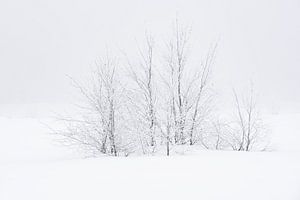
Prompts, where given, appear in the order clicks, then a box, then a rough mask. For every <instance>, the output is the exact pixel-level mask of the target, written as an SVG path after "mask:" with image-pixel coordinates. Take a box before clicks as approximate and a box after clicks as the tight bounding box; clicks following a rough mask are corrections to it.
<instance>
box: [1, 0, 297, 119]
mask: <svg viewBox="0 0 300 200" xmlns="http://www.w3.org/2000/svg"><path fill="white" fill-rule="evenodd" d="M176 15H177V16H178V18H179V19H180V21H181V22H182V23H183V24H187V25H192V28H193V33H192V37H193V40H192V41H193V42H194V43H193V44H192V45H194V46H199V49H198V50H197V52H199V58H200V57H201V56H202V57H203V55H205V52H207V50H208V48H209V45H210V44H211V43H213V42H216V41H218V42H219V47H218V50H217V58H216V63H215V66H214V82H215V88H216V91H217V93H218V95H220V97H222V98H224V99H226V97H225V96H226V95H228V94H229V93H228V92H230V91H231V88H232V87H235V88H237V89H238V90H240V91H242V90H243V88H245V86H247V85H249V82H250V80H252V81H253V82H254V85H255V87H256V90H257V92H258V93H259V98H260V104H261V105H262V106H263V108H264V110H265V111H267V112H271V113H277V112H299V111H300V92H299V86H300V79H299V75H300V56H299V52H300V37H299V36H300V21H299V19H300V1H298V0H288V1H284V0H282V1H275V0H274V1H261V0H256V1H239V0H231V1H222V0H213V1H211V0H210V1H208V0H206V1H199V0H184V1H175V0H164V1H159V0H151V1H146V0H127V1H121V0H119V1H117V0H112V1H99V0H97V1H96V0H94V1H91V0H85V1H79V0H72V1H71V0H64V1H61V0H51V1H50V0H49V1H41V0H35V1H33V0H27V1H22V0H1V1H0V114H1V113H2V114H3V113H13V114H17V113H18V112H21V110H22V109H23V110H24V109H25V111H22V112H26V113H27V112H28V113H33V115H34V114H35V113H36V112H39V109H43V107H46V105H60V106H62V105H66V104H69V103H70V102H72V101H73V92H74V91H73V89H72V86H71V85H70V80H69V79H68V78H67V77H66V75H70V76H72V77H75V78H78V79H80V78H83V77H84V74H86V73H88V72H89V70H90V67H91V65H92V63H93V62H94V60H95V59H96V58H97V57H99V56H101V55H103V52H105V50H106V48H107V47H109V48H111V49H113V51H114V52H117V51H122V50H126V51H134V50H136V46H135V44H136V41H141V42H142V40H140V39H141V38H142V37H143V36H144V32H145V30H146V29H147V30H149V31H150V32H152V33H153V35H154V36H155V37H156V39H157V40H163V39H164V38H166V36H168V35H169V34H170V32H171V28H172V22H173V21H174V19H175V18H176ZM197 52H196V53H197ZM194 53H195V52H194ZM229 95H230V94H229ZM62 107H63V106H62ZM16 108H20V109H17V111H16ZM11 110H14V111H11Z"/></svg>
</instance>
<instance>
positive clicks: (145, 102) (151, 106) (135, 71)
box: [127, 34, 157, 153]
mask: <svg viewBox="0 0 300 200" xmlns="http://www.w3.org/2000/svg"><path fill="white" fill-rule="evenodd" d="M145 46H146V47H145V48H138V54H139V56H138V61H136V62H130V61H129V59H127V60H128V65H129V71H130V72H129V73H130V77H131V79H132V80H133V81H134V83H135V86H134V87H133V89H132V96H131V97H130V99H131V103H132V105H133V107H131V109H132V108H135V112H133V114H134V118H135V120H137V121H139V126H142V130H141V129H139V132H143V133H144V135H142V136H141V143H142V146H143V151H144V153H147V151H148V150H150V152H153V151H154V150H155V148H156V144H157V141H156V138H157V133H156V132H157V119H156V98H157V96H156V92H155V87H154V86H155V81H154V39H153V37H152V36H151V35H149V34H146V45H145ZM140 135H141V133H140ZM145 146H146V147H149V148H148V149H146V148H145Z"/></svg>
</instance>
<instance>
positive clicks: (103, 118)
mask: <svg viewBox="0 0 300 200" xmlns="http://www.w3.org/2000/svg"><path fill="white" fill-rule="evenodd" d="M95 65H96V70H95V71H94V72H93V75H92V77H91V83H90V85H89V86H88V87H86V86H83V85H82V84H79V83H78V82H76V81H75V80H73V79H72V82H73V85H74V86H75V87H76V88H77V89H78V90H79V91H80V93H81V94H82V96H83V97H84V100H85V104H86V105H80V108H81V109H83V111H84V114H82V116H79V117H77V118H74V117H72V118H66V117H60V119H61V120H62V121H64V122H66V123H67V124H66V129H65V130H61V131H56V133H57V134H59V135H60V136H63V142H64V144H66V145H76V146H78V147H80V148H81V149H84V150H86V151H87V153H93V154H98V153H103V154H108V155H113V156H118V155H120V153H121V154H122V153H123V154H124V155H127V154H128V153H129V146H130V143H129V142H128V140H126V139H125V137H124V136H125V134H126V129H125V128H124V127H125V126H124V124H125V123H124V122H123V121H124V116H122V113H123V111H122V109H124V108H123V105H122V104H123V103H124V102H123V100H124V98H122V96H123V89H122V87H121V86H120V83H119V82H118V79H117V77H116V68H117V67H118V62H117V61H116V59H112V58H109V57H106V58H104V59H101V60H99V61H97V62H96V63H95Z"/></svg>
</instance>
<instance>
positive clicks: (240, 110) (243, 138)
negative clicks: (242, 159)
mask: <svg viewBox="0 0 300 200" xmlns="http://www.w3.org/2000/svg"><path fill="white" fill-rule="evenodd" d="M233 94H234V99H235V107H236V112H237V121H236V122H235V123H236V126H235V128H234V129H233V131H234V132H236V134H235V135H239V136H240V137H239V138H238V140H237V141H238V143H237V146H236V150H238V151H251V150H257V149H255V145H256V144H257V145H259V143H262V142H263V138H264V136H265V130H264V128H263V123H262V120H261V118H260V116H259V112H258V109H257V106H256V102H255V97H254V89H253V86H251V89H250V94H249V95H248V96H247V97H246V99H244V101H243V102H242V101H241V98H240V97H239V96H238V94H237V92H236V91H235V90H233Z"/></svg>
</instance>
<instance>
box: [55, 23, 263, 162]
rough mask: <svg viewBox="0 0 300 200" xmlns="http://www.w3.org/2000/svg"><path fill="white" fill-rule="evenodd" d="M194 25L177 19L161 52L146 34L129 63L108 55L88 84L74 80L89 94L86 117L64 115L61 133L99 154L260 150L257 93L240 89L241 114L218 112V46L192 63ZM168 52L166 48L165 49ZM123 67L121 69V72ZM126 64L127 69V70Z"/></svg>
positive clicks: (238, 105)
mask: <svg viewBox="0 0 300 200" xmlns="http://www.w3.org/2000/svg"><path fill="white" fill-rule="evenodd" d="M190 34H191V30H190V28H182V27H181V26H180V24H179V23H178V21H176V23H175V26H174V29H173V34H172V36H171V37H170V38H169V40H168V41H166V42H164V44H165V45H164V46H165V47H164V48H163V49H164V50H161V49H160V50H158V48H157V46H156V43H155V42H156V41H155V40H154V38H153V37H152V36H151V35H149V34H146V42H145V45H143V48H138V50H137V56H136V57H135V58H134V59H132V58H129V57H128V56H127V55H125V56H124V57H125V59H124V60H125V61H123V62H120V61H118V60H117V59H115V58H112V57H109V56H106V57H104V58H102V59H100V60H99V61H97V62H96V64H95V70H94V71H93V73H92V77H91V79H90V84H88V85H86V86H83V85H82V84H79V83H78V82H76V81H75V80H73V79H72V82H73V84H74V86H75V87H76V88H78V89H79V91H80V93H81V94H82V96H83V97H84V99H85V104H84V105H80V107H81V108H82V109H83V110H84V112H83V113H82V114H81V115H80V116H77V117H75V116H73V117H69V118H67V117H61V118H60V119H61V120H62V121H63V122H64V123H65V128H64V129H62V130H59V131H56V133H58V134H59V135H60V136H62V141H63V142H64V144H66V145H75V146H76V147H78V148H80V149H82V150H85V152H87V153H89V154H91V153H92V154H93V155H97V154H107V155H112V156H120V155H124V156H127V155H129V154H131V153H137V154H154V153H156V152H165V153H164V154H166V155H170V153H171V150H172V148H177V147H180V146H192V145H199V146H201V147H204V148H207V149H232V150H237V151H250V150H260V149H255V147H256V146H255V145H256V143H259V141H260V136H261V135H262V134H261V133H262V132H261V130H262V124H261V121H260V120H259V118H258V115H257V114H258V113H257V110H256V107H255V100H254V95H253V91H252V90H251V95H250V97H249V98H246V102H241V100H240V98H239V96H238V95H237V93H236V92H234V100H235V104H236V111H235V112H236V113H237V120H232V121H230V120H227V121H220V120H219V119H218V120H216V119H214V117H212V115H211V113H212V96H213V95H212V92H211V91H212V87H211V85H212V83H211V82H212V78H211V72H212V67H213V64H214V60H215V55H216V48H217V45H216V44H215V45H212V46H211V48H210V50H209V51H208V53H207V55H206V56H205V58H204V59H202V60H201V61H199V64H195V63H190V62H189V50H190V45H191V43H190ZM162 52H163V53H162ZM121 68H122V70H121ZM123 69H125V71H124V70H123Z"/></svg>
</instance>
